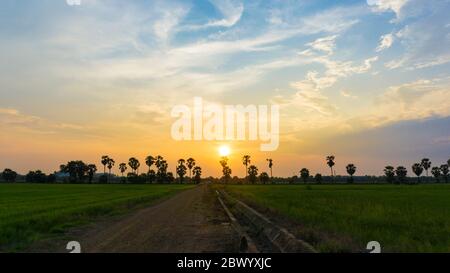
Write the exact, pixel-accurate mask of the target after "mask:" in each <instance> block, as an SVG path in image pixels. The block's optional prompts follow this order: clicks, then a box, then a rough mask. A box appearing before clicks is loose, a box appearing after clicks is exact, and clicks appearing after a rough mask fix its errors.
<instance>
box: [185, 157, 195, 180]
mask: <svg viewBox="0 0 450 273" xmlns="http://www.w3.org/2000/svg"><path fill="white" fill-rule="evenodd" d="M186 162H187V167H188V169H189V177H190V178H191V179H192V168H194V166H195V159H193V158H192V157H190V158H188V160H186Z"/></svg>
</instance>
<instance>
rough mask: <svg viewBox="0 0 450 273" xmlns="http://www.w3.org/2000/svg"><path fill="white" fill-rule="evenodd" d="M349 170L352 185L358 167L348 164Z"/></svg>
mask: <svg viewBox="0 0 450 273" xmlns="http://www.w3.org/2000/svg"><path fill="white" fill-rule="evenodd" d="M345 168H346V169H347V173H348V174H349V175H350V180H349V182H350V183H353V175H354V174H355V172H356V166H355V165H354V164H348V165H347V167H345Z"/></svg>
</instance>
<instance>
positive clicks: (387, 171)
mask: <svg viewBox="0 0 450 273" xmlns="http://www.w3.org/2000/svg"><path fill="white" fill-rule="evenodd" d="M384 175H385V176H386V180H387V182H388V183H390V184H392V183H393V182H394V177H395V171H394V167H392V166H386V167H384Z"/></svg>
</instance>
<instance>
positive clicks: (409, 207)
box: [227, 184, 450, 252]
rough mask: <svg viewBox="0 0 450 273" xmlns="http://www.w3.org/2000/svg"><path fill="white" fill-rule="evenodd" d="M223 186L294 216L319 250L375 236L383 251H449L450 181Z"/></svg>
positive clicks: (350, 246)
mask: <svg viewBox="0 0 450 273" xmlns="http://www.w3.org/2000/svg"><path fill="white" fill-rule="evenodd" d="M227 190H228V191H229V192H231V193H232V194H234V195H237V196H239V197H241V198H242V199H244V201H248V202H250V203H251V204H253V205H256V206H257V207H259V208H260V209H264V208H269V210H270V211H272V212H274V213H275V215H277V214H278V215H282V216H284V217H285V218H286V217H287V218H288V219H289V220H293V222H295V223H297V224H298V225H296V228H295V232H296V233H297V234H299V235H301V236H303V238H305V239H306V240H307V241H310V242H311V243H313V245H315V247H316V248H318V249H319V250H320V251H326V252H330V251H331V252H335V251H336V252H340V251H344V252H345V251H359V250H363V249H365V245H366V244H367V242H369V241H372V240H375V241H379V242H380V243H381V246H382V249H383V250H384V251H385V252H450V185H439V184H437V185H416V186H403V185H312V186H303V185H267V186H265V185H255V186H252V185H243V186H238V185H235V186H227ZM290 228H291V229H292V228H293V226H291V227H290Z"/></svg>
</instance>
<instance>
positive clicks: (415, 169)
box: [412, 163, 423, 183]
mask: <svg viewBox="0 0 450 273" xmlns="http://www.w3.org/2000/svg"><path fill="white" fill-rule="evenodd" d="M412 171H413V172H414V174H415V175H417V183H420V175H421V174H422V172H423V167H422V164H421V163H414V164H413V165H412Z"/></svg>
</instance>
